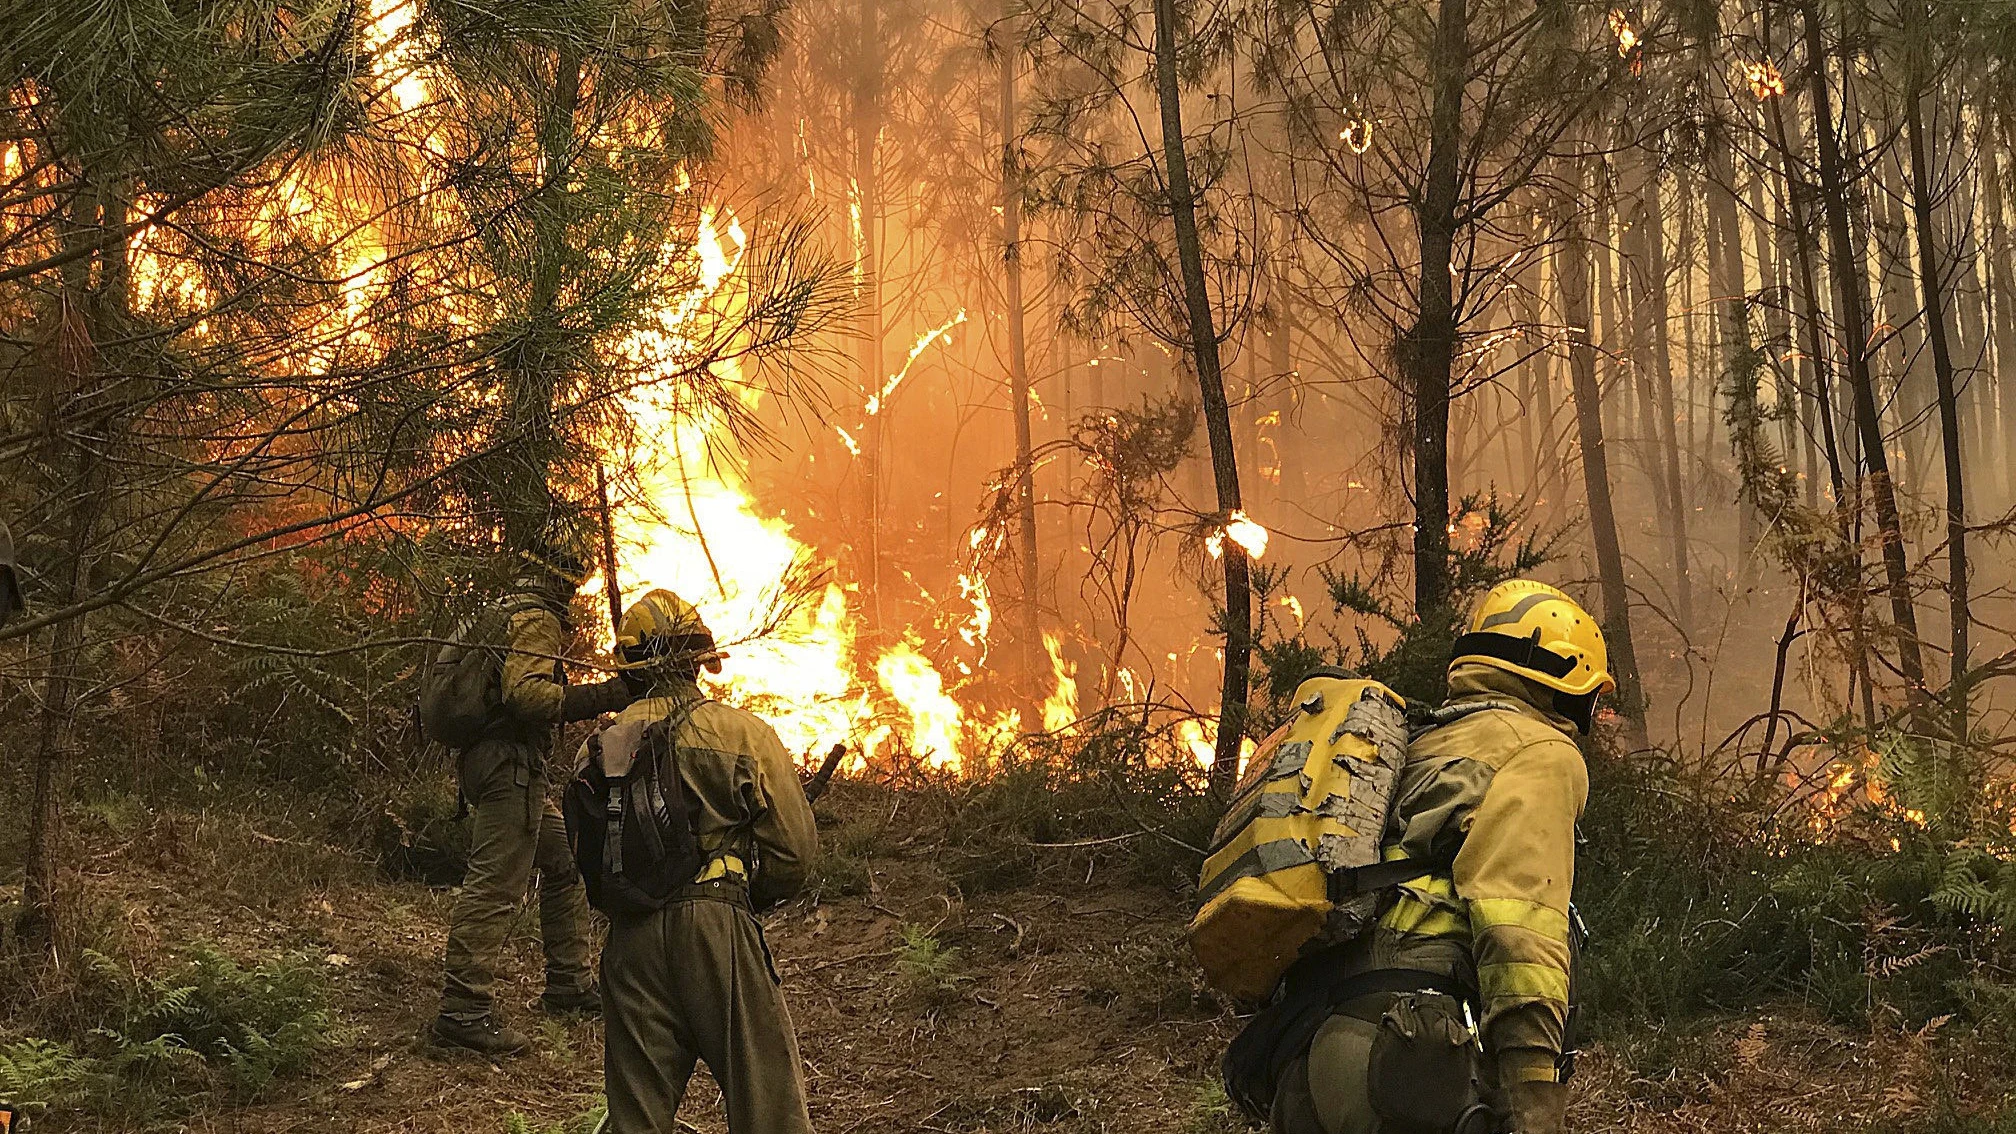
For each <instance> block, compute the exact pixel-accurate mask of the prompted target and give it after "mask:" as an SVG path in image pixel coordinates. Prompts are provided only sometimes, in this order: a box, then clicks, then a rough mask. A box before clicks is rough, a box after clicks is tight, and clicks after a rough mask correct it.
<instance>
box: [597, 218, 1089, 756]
mask: <svg viewBox="0 0 2016 1134" xmlns="http://www.w3.org/2000/svg"><path fill="white" fill-rule="evenodd" d="M724 218H725V219H724ZM748 242H749V240H748V235H747V234H746V233H745V231H744V230H743V228H742V226H741V224H740V222H739V221H738V220H737V219H735V218H734V217H733V216H732V215H731V214H726V213H725V212H723V211H720V210H713V209H710V210H708V211H706V212H705V213H703V215H702V217H701V220H700V224H699V229H698V233H697V237H696V239H695V241H694V246H693V249H692V252H691V255H692V256H693V258H694V259H695V261H696V262H697V265H698V273H697V283H696V286H695V288H694V290H693V292H692V293H691V294H690V295H688V296H686V297H683V298H682V299H681V300H680V301H679V302H677V303H675V304H674V305H673V307H672V308H671V309H670V310H668V311H666V312H663V313H662V315H661V322H662V325H663V330H662V332H654V333H653V334H652V335H651V336H650V337H651V338H652V339H653V340H654V341H652V342H640V343H638V344H635V346H636V351H637V353H638V354H639V355H640V356H643V357H664V358H667V359H668V360H674V361H671V362H668V363H667V365H676V364H677V363H676V360H677V359H679V358H680V357H681V355H682V345H683V344H682V343H680V342H679V340H680V339H681V338H682V337H683V336H684V335H686V334H687V333H688V328H689V325H690V324H691V323H692V322H694V321H696V320H702V319H732V318H733V317H734V315H735V314H736V308H737V305H738V304H740V303H741V302H742V299H741V293H740V292H739V290H738V289H736V288H734V287H730V286H727V285H729V284H730V283H731V282H732V281H733V280H734V279H735V276H736V272H737V270H738V269H739V268H740V267H741V264H742V259H743V254H744V252H745V251H746V249H747V247H748ZM964 319H965V313H964V312H963V311H962V312H960V313H959V315H957V316H955V317H954V318H953V319H951V320H949V321H948V322H946V323H945V324H943V325H942V326H940V327H938V328H935V329H934V330H933V331H932V332H931V333H930V334H928V335H926V336H924V337H922V338H920V339H919V340H918V342H917V344H916V346H915V347H914V348H913V349H912V350H911V352H910V355H909V357H908V358H907V359H905V360H904V364H903V368H902V369H901V370H899V371H898V372H897V373H896V374H895V375H892V376H890V377H889V378H888V380H887V382H886V383H885V385H884V386H883V388H882V390H881V391H880V392H879V394H878V396H877V398H876V399H874V400H871V402H870V403H869V405H868V412H869V413H870V414H871V415H872V414H874V413H875V412H876V410H877V409H878V408H879V404H878V403H879V402H880V400H881V399H882V398H886V397H887V396H888V394H890V393H892V392H894V390H895V388H896V387H897V386H898V385H899V384H900V383H901V382H902V380H903V378H904V377H905V375H906V374H907V373H908V371H909V367H910V364H911V363H912V362H914V361H915V360H916V358H917V356H918V355H920V354H922V353H923V352H924V351H925V350H926V349H928V348H929V346H930V345H931V343H932V342H934V341H936V340H938V339H940V338H942V337H943V336H944V335H945V334H947V333H949V332H950V331H951V329H952V328H953V327H954V326H956V325H957V324H958V323H960V322H963V321H964ZM668 345H669V349H668ZM714 365H715V366H716V367H717V368H719V369H723V370H732V369H734V368H735V367H736V366H737V364H736V363H735V362H734V361H733V360H732V359H731V360H727V361H723V362H718V363H715V364H714ZM720 376H721V377H726V378H729V382H728V385H729V386H730V387H731V388H733V389H735V390H736V391H738V393H739V396H741V397H742V398H743V399H744V402H745V408H746V409H748V410H751V411H754V410H756V409H757V408H758V405H757V399H759V398H760V394H759V393H758V392H757V387H756V386H755V385H754V384H753V383H749V382H745V381H740V380H738V379H739V376H737V375H733V374H722V375H720ZM667 385H668V386H669V387H670V388H671V390H672V391H673V392H672V393H671V394H670V395H669V396H668V395H667V394H666V393H664V392H661V390H660V388H659V387H657V386H653V387H651V388H648V389H641V390H639V391H637V392H635V393H633V394H632V395H630V396H629V397H627V398H626V399H625V404H624V408H625V410H626V411H627V413H628V415H629V417H630V419H631V422H632V423H633V424H634V426H635V429H634V435H635V436H636V437H638V438H640V439H643V440H642V441H641V442H640V443H639V444H638V446H637V451H636V452H635V453H634V454H632V470H631V472H632V476H633V479H634V483H635V488H636V493H635V498H634V499H627V500H618V501H615V502H614V503H613V506H612V513H613V515H612V519H613V526H614V528H615V531H616V535H617V558H618V562H619V568H618V571H619V579H618V582H619V583H620V585H621V593H622V594H623V595H626V596H631V597H635V596H636V595H638V594H641V593H643V592H644V591H646V590H649V589H651V588H653V587H664V588H667V589H670V590H672V591H674V592H676V593H678V594H679V595H681V596H682V597H685V598H686V599H688V600H689V601H691V602H693V603H694V605H695V606H697V607H698V608H699V609H700V611H701V613H702V614H703V615H704V616H705V617H706V619H707V621H708V624H709V626H710V627H711V628H712V629H713V631H714V633H715V635H716V637H717V638H718V639H719V640H720V641H721V643H722V645H723V647H724V648H725V649H726V650H727V653H728V661H727V665H726V668H725V669H724V672H723V673H722V675H721V676H720V677H719V678H718V679H710V680H711V682H712V684H713V688H712V692H713V693H714V694H715V695H716V696H719V697H721V698H722V699H724V700H726V701H728V702H730V703H733V704H737V705H741V706H744V707H747V708H750V709H752V710H753V711H756V712H759V713H761V714H762V715H763V717H764V718H765V719H766V720H768V721H770V722H771V723H772V724H773V725H774V726H775V727H776V729H777V731H778V734H779V735H780V736H781V737H782V738H783V740H784V743H785V745H786V747H787V748H789V749H790V750H791V752H792V753H793V754H794V755H795V756H797V757H798V758H799V759H801V760H806V761H812V760H814V759H816V757H817V755H818V754H819V753H823V752H824V751H825V750H826V749H827V748H828V747H830V746H831V745H833V744H835V743H844V744H846V745H847V746H848V749H849V751H850V753H851V758H850V759H849V761H848V764H847V768H846V770H848V771H860V770H861V769H863V768H865V767H868V766H870V765H874V764H883V763H886V762H888V761H889V760H891V759H892V758H894V757H896V756H898V755H906V756H908V757H910V758H912V759H915V760H916V761H918V762H919V763H920V764H921V765H922V766H924V767H926V768H929V769H932V770H940V771H951V772H958V771H961V770H965V769H969V768H970V767H971V766H972V765H973V761H974V760H975V759H976V758H982V757H984V756H985V755H986V754H988V753H989V752H991V751H993V750H994V749H996V748H998V747H999V746H1000V745H1002V744H1003V743H1005V742H1007V741H1009V740H1011V739H1013V737H1014V736H1015V735H1016V734H1017V733H1018V732H1019V731H1020V729H1021V727H1022V721H1021V718H1020V714H1019V713H1017V712H1016V711H1014V710H1008V711H1005V712H993V713H989V712H987V711H986V710H984V709H981V708H978V707H972V708H969V707H968V706H967V705H965V704H962V702H961V700H960V699H959V698H958V697H957V696H955V693H956V692H958V691H959V689H962V688H966V687H968V686H972V685H975V684H983V683H984V682H985V679H986V674H987V671H986V670H985V668H984V667H982V668H980V669H979V670H977V671H976V669H975V668H974V666H971V665H966V664H963V663H962V664H960V665H959V667H958V668H959V671H960V677H961V678H962V679H965V684H964V685H961V686H954V685H953V684H951V683H950V682H948V680H947V678H946V676H945V675H944V674H942V673H941V672H940V671H939V668H938V666H937V664H935V663H934V662H933V661H932V659H931V658H930V657H929V656H928V655H927V653H926V651H925V648H924V646H923V643H922V642H921V641H920V640H919V637H918V635H917V634H916V633H914V632H906V633H905V634H904V636H903V638H902V640H900V641H898V642H897V643H896V644H895V645H893V646H890V647H888V648H885V649H882V650H880V651H870V650H867V649H865V648H864V647H863V645H862V643H861V641H860V638H859V636H858V634H857V632H856V627H857V624H858V622H859V617H858V612H857V611H856V610H855V609H854V603H853V602H852V595H853V593H854V592H853V590H852V588H850V587H849V586H847V585H846V584H844V583H843V582H841V581H840V580H839V579H838V578H837V577H836V573H837V569H838V566H837V563H836V561H835V559H834V558H833V557H832V556H830V555H828V554H826V553H824V552H822V551H821V550H820V549H819V548H818V547H817V546H816V544H815V543H813V542H809V541H808V540H807V539H806V538H804V537H803V536H801V534H800V532H799V530H798V529H797V528H796V527H794V525H793V524H791V523H790V522H788V521H786V520H785V519H783V518H781V517H779V516H776V515H772V514H770V513H769V511H768V510H766V509H765V508H764V507H762V506H761V505H760V504H759V503H758V502H757V501H756V499H755V498H754V495H753V490H752V486H751V484H750V482H749V481H748V479H747V477H746V476H744V475H743V474H742V473H741V472H740V471H739V469H738V468H737V467H736V465H735V462H734V461H733V460H732V459H731V458H727V457H724V456H723V452H724V447H725V446H727V445H728V444H729V442H728V441H727V439H726V438H724V437H723V436H722V435H721V433H722V430H723V427H724V425H725V422H724V420H723V415H722V413H721V412H720V411H719V410H718V409H715V408H712V407H705V406H692V405H683V404H680V403H679V402H678V401H677V387H678V384H677V383H676V382H673V383H669V384H667ZM844 436H845V434H843V437H844ZM849 448H850V449H851V448H853V446H852V445H850V446H849ZM975 542H976V543H977V542H978V540H977V539H976V540H975ZM602 586H603V585H602V584H601V583H600V582H596V583H594V584H591V590H593V591H595V592H596V593H606V592H603V591H602ZM959 586H960V590H961V594H962V597H964V598H965V599H966V601H968V602H969V603H971V606H972V613H971V614H970V616H969V617H967V618H966V619H965V621H964V622H963V624H962V625H961V626H960V627H959V629H958V637H959V638H960V639H961V640H962V641H964V642H965V643H966V644H968V645H969V646H971V647H973V649H974V650H976V651H977V653H978V658H979V659H980V660H984V659H985V657H986V653H987V649H988V646H989V644H990V643H989V635H990V633H991V630H992V626H993V609H992V605H991V602H990V600H989V598H988V593H987V584H986V580H985V578H984V576H982V575H979V574H978V573H974V574H965V575H961V576H960V577H959ZM1050 657H1051V664H1052V667H1053V671H1054V676H1055V683H1056V687H1055V689H1054V690H1053V692H1052V693H1051V694H1050V697H1049V699H1048V700H1047V701H1046V702H1045V704H1044V706H1043V724H1044V726H1045V727H1046V728H1051V729H1059V728H1063V727H1066V726H1068V725H1069V724H1071V723H1072V722H1073V721H1074V720H1075V719H1076V717H1077V710H1076V705H1077V686H1076V682H1075V678H1074V674H1073V670H1072V669H1071V667H1069V666H1068V665H1067V664H1066V663H1065V662H1063V661H1062V660H1061V658H1060V657H1059V655H1058V653H1057V648H1056V645H1055V639H1054V638H1053V639H1051V652H1050Z"/></svg>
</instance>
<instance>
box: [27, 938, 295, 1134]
mask: <svg viewBox="0 0 2016 1134" xmlns="http://www.w3.org/2000/svg"><path fill="white" fill-rule="evenodd" d="M74 963H75V965H76V966H77V969H78V971H77V972H76V973H75V974H74V981H75V983H74V988H73V990H72V993H71V995H72V998H73V1003H72V1006H71V1009H70V1010H71V1012H73V1013H75V1015H76V1023H75V1026H73V1027H71V1028H68V1029H66V1030H67V1031H68V1033H69V1034H67V1035H63V1036H62V1037H61V1038H50V1037H47V1036H25V1037H21V1038H12V1039H6V1040H4V1041H0V1097H4V1098H7V1099H9V1100H10V1101H16V1102H23V1103H29V1104H38V1105H40V1106H45V1107H50V1108H58V1109H62V1110H81V1111H85V1112H89V1113H94V1114H100V1115H106V1116H116V1117H120V1118H124V1119H128V1120H144V1119H150V1118H156V1117H162V1116H167V1115H172V1114H177V1113H185V1112H187V1110H189V1109H190V1108H191V1107H193V1106H194V1105H195V1103H196V1102H197V1100H198V1099H199V1098H200V1097H201V1096H204V1095H208V1094H212V1093H221V1094H224V1095H227V1096H229V1097H231V1098H233V1099H237V1100H240V1101H244V1100H249V1099H253V1098H257V1097H259V1096H260V1095H261V1094H262V1093H263V1092H264V1091H265V1090H266V1089H267V1087H268V1086H269V1085H271V1084H272V1083H273V1082H274V1081H275V1080H276V1079H280V1078H284V1077H286V1076H290V1075H295V1074H298V1073H300V1072H301V1071H303V1070H305V1069H306V1068H307V1067H308V1065H309V1063H310V1061H311V1060H312V1059H313V1058H314V1056H315V1054H316V1053H317V1052H319V1051H321V1050H322V1049H323V1048H324V1047H325V1046H327V1045H328V1043H329V1042H330V1038H331V1031H332V1029H333V1028H334V1017H333V1015H332V1013H331V1011H330V1009H329V1007H328V988H327V983H326V981H325V979H324V977H323V973H322V967H321V965H320V964H318V963H317V959H316V958H315V957H313V956H312V955H309V954H306V953H297V954H289V955H286V956H282V957H278V958H275V959H273V960H268V961H264V962H261V963H259V964H256V965H252V966H249V967H248V966H245V965H243V964H240V963H239V962H238V961H237V960H235V959H233V958H231V957H229V956H227V955H226V954H224V953H223V952H221V951H219V950H218V949H217V948H216V947H215V946H213V945H210V944H208V943H201V942H199V943H197V944H195V945H192V946H191V947H189V949H188V950H187V951H186V952H185V953H184V954H183V956H182V959H181V960H180V962H179V963H178V964H176V965H175V966H174V967H173V968H171V969H169V970H168V971H166V972H163V973H160V974H156V975H151V976H149V975H142V974H139V973H136V972H134V971H132V970H131V969H130V968H129V967H127V966H126V965H123V964H121V963H120V962H118V961H116V960H114V959H113V958H111V957H108V956H106V955H105V954H103V953H99V952H96V951H94V950H85V951H84V952H83V953H81V954H80V956H79V957H78V959H77V960H76V962H74Z"/></svg>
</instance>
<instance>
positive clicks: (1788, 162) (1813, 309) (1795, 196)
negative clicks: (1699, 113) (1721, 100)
mask: <svg viewBox="0 0 2016 1134" xmlns="http://www.w3.org/2000/svg"><path fill="white" fill-rule="evenodd" d="M1790 97H1792V96H1790V95H1782V96H1780V97H1779V98H1777V99H1773V100H1772V102H1771V127H1772V133H1773V135H1774V136H1775V137H1776V139H1777V143H1778V152H1779V153H1780V154H1781V155H1783V157H1784V160H1785V167H1786V168H1787V169H1788V170H1789V169H1795V168H1797V167H1798V160H1799V159H1798V157H1797V154H1798V153H1803V152H1804V149H1805V147H1804V146H1803V145H1802V146H1800V147H1799V150H1798V151H1794V150H1793V149H1792V148H1791V147H1790V145H1789V143H1788V140H1787V130H1786V126H1785V114H1784V110H1783V105H1782V102H1783V99H1785V98H1790ZM1808 192H1809V189H1808V187H1807V185H1806V182H1805V179H1804V178H1803V177H1793V176H1788V177H1787V179H1786V186H1785V208H1786V213H1787V215H1788V216H1789V217H1790V218H1791V226H1792V239H1793V260H1792V262H1793V267H1794V270H1795V276H1794V280H1793V284H1794V286H1795V288H1796V289H1797V290H1798V292H1799V309H1800V314H1801V321H1802V323H1803V324H1804V326H1803V327H1802V330H1803V331H1804V332H1805V342H1806V355H1807V359H1808V362H1809V364H1810V365H1811V366H1812V373H1813V390H1812V392H1811V394H1810V398H1811V401H1812V405H1813V408H1814V409H1815V411H1817V412H1818V414H1819V418H1820V423H1819V428H1820V440H1821V443H1822V446H1823V451H1824V452H1825V453H1826V455H1827V483H1828V487H1829V488H1830V489H1832V490H1833V493H1834V506H1835V507H1836V508H1840V507H1844V506H1845V505H1846V504H1847V502H1848V487H1847V481H1846V476H1845V474H1844V473H1843V472H1842V468H1841V450H1840V445H1839V443H1838V440H1837V432H1836V430H1835V426H1834V383H1833V381H1832V373H1833V365H1832V362H1831V360H1832V358H1833V352H1832V351H1830V350H1828V348H1827V334H1826V327H1825V325H1824V323H1823V320H1822V316H1821V313H1820V286H1819V282H1818V279H1817V276H1816V274H1815V272H1814V270H1813V256H1814V252H1815V249H1814V239H1813V234H1812V232H1811V230H1810V229H1809V228H1808V227H1807V219H1808V218H1807V212H1806V209H1807V203H1806V195H1807V193H1808ZM1817 476H1818V473H1817V472H1815V473H1812V474H1809V482H1810V480H1811V479H1813V478H1817ZM1812 502H1813V500H1812V498H1811V496H1810V495H1809V498H1808V503H1809V504H1810V503H1812Z"/></svg>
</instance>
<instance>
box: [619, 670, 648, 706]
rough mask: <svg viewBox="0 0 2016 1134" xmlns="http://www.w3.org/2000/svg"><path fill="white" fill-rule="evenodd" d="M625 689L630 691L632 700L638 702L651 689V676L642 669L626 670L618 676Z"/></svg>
mask: <svg viewBox="0 0 2016 1134" xmlns="http://www.w3.org/2000/svg"><path fill="white" fill-rule="evenodd" d="M616 676H617V677H618V678H620V679H621V680H622V682H623V687H624V688H626V689H628V690H629V691H630V699H631V700H633V701H634V700H636V699H637V698H639V697H642V696H643V695H644V694H645V693H646V692H649V691H650V689H651V675H650V674H649V673H647V672H645V671H644V670H641V669H626V670H624V671H622V672H621V673H618V674H617V675H616Z"/></svg>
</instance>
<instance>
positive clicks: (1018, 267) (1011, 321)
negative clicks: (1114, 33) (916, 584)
mask: <svg viewBox="0 0 2016 1134" xmlns="http://www.w3.org/2000/svg"><path fill="white" fill-rule="evenodd" d="M1009 2H1010V4H1012V3H1013V2H1014V0H1009ZM996 27H997V28H998V29H999V31H1000V35H1001V41H1000V42H999V43H998V44H997V45H996V48H997V50H999V51H1000V53H1001V249H1002V253H1001V268H1002V274H1003V277H1004V278H1003V287H1004V288H1005V290H1006V293H1007V295H1006V298H1007V302H1008V378H1009V381H1008V386H1009V392H1008V397H1009V400H1010V401H1012V402H1014V404H1015V406H1014V414H1015V483H1016V489H1015V519H1016V525H1017V528H1018V531H1017V535H1018V537H1019V539H1018V543H1019V545H1020V546H1019V551H1020V554H1021V560H1022V562H1021V568H1022V570H1021V572H1020V574H1021V582H1022V603H1021V626H1020V627H1019V628H1018V632H1017V637H1019V638H1020V639H1021V643H1020V645H1021V649H1020V651H1019V653H1020V655H1021V666H1022V673H1023V676H1024V678H1025V680H1027V681H1028V682H1029V683H1030V684H1029V688H1031V689H1038V688H1041V687H1042V685H1041V682H1042V679H1043V677H1044V676H1045V675H1046V673H1047V667H1046V666H1044V665H1043V661H1044V658H1045V654H1044V650H1043V621H1042V607H1041V604H1040V602H1039V588H1040V586H1041V562H1040V561H1039V560H1038V559H1037V558H1036V483H1035V482H1036V465H1035V462H1034V461H1033V460H1032V459H1031V457H1030V450H1031V449H1032V448H1033V447H1034V441H1033V440H1032V432H1033V431H1032V429H1031V427H1030V421H1029V354H1028V343H1027V340H1026V338H1025V336H1024V333H1023V326H1022V320H1023V310H1022V161H1021V158H1020V157H1019V156H1018V155H1017V153H1016V109H1015V82H1016V72H1017V71H1018V70H1020V64H1021V62H1022V47H1021V36H1020V33H1021V29H1020V24H1019V22H1018V21H1017V20H1016V19H1015V18H1014V17H1013V16H1012V15H1007V14H1004V15H1003V17H1002V20H1001V22H1000V23H999V24H998V25H996ZM1037 723H1040V721H1039V722H1037Z"/></svg>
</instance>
